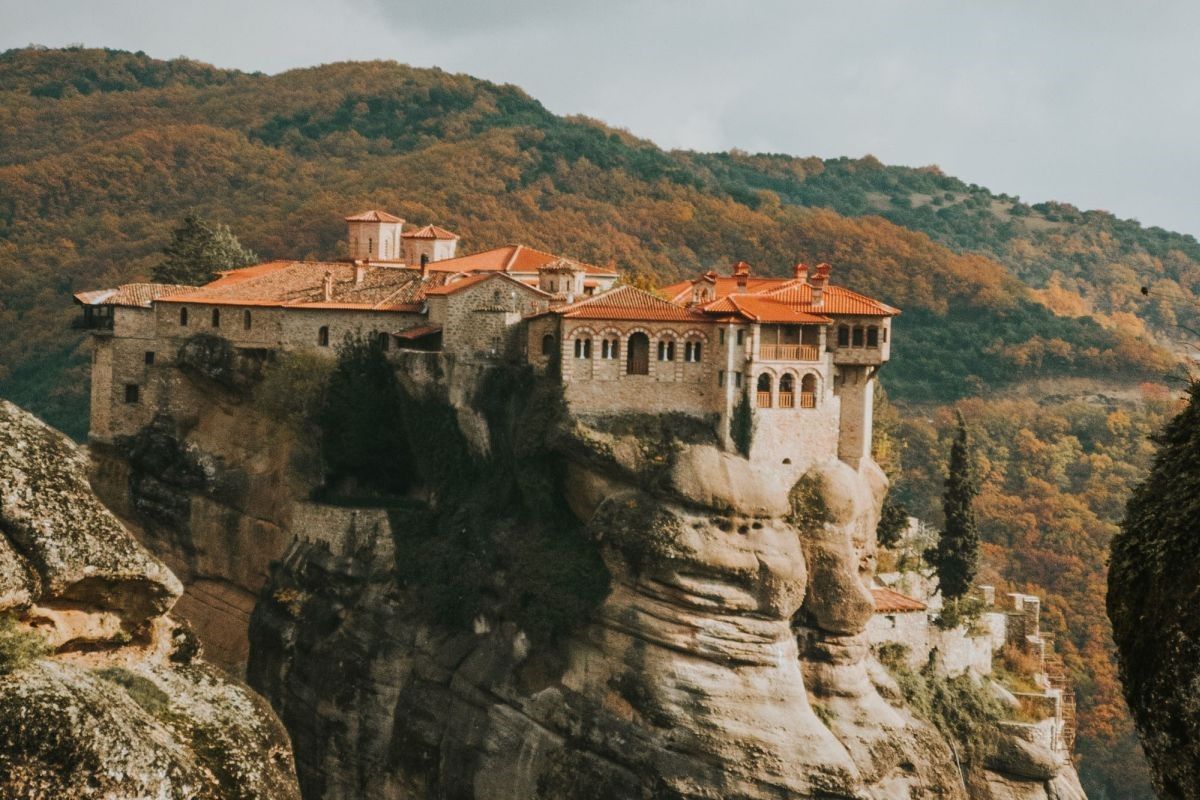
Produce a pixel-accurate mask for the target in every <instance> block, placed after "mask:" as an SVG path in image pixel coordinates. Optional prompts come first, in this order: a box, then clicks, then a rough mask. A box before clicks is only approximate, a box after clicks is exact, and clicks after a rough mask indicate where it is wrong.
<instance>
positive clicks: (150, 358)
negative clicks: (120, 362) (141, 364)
mask: <svg viewBox="0 0 1200 800" xmlns="http://www.w3.org/2000/svg"><path fill="white" fill-rule="evenodd" d="M146 363H147V364H153V363H154V351H153V350H147V351H146Z"/></svg>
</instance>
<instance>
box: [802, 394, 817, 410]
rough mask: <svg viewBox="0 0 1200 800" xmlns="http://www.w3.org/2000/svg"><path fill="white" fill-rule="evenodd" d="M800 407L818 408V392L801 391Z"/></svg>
mask: <svg viewBox="0 0 1200 800" xmlns="http://www.w3.org/2000/svg"><path fill="white" fill-rule="evenodd" d="M800 407H801V408H816V407H817V393H816V392H801V393H800Z"/></svg>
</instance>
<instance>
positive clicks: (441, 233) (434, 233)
mask: <svg viewBox="0 0 1200 800" xmlns="http://www.w3.org/2000/svg"><path fill="white" fill-rule="evenodd" d="M400 238H401V239H457V238H458V235H457V234H454V233H451V232H450V231H448V230H446V229H445V228H439V227H438V226H437V225H426V226H425V227H423V228H417V229H416V230H415V231H409V232H408V233H402V234H400Z"/></svg>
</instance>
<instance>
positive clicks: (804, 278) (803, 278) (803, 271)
mask: <svg viewBox="0 0 1200 800" xmlns="http://www.w3.org/2000/svg"><path fill="white" fill-rule="evenodd" d="M792 275H793V276H794V277H795V279H796V280H798V281H800V282H801V283H808V264H797V265H796V266H794V267H792Z"/></svg>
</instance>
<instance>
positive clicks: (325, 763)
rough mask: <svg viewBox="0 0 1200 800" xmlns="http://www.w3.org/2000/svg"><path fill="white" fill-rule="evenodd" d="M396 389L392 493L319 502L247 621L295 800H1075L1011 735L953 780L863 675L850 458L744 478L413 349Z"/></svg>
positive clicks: (858, 530)
mask: <svg viewBox="0 0 1200 800" xmlns="http://www.w3.org/2000/svg"><path fill="white" fill-rule="evenodd" d="M397 374H398V376H399V378H400V380H401V382H402V384H403V391H402V395H403V396H404V398H405V402H406V408H405V417H404V419H405V420H406V428H407V430H408V433H409V442H408V448H407V449H408V453H407V457H408V458H409V459H410V461H411V463H410V464H409V467H408V468H409V469H411V471H412V475H411V485H410V493H409V496H408V497H407V498H406V499H405V501H404V502H402V503H398V504H396V505H395V506H394V507H392V508H391V509H389V510H388V511H387V512H386V513H384V512H381V511H378V510H374V511H372V510H357V511H354V510H345V511H342V512H336V511H334V510H331V509H329V508H324V509H321V510H320V516H319V521H318V523H317V524H316V525H315V527H316V528H318V529H319V528H322V527H323V528H324V530H323V532H314V531H312V530H310V531H309V533H308V534H307V535H306V536H305V537H304V540H302V541H297V542H296V543H294V544H293V545H292V546H291V547H290V549H289V550H288V552H287V553H286V555H285V557H284V558H283V559H282V561H281V563H280V564H279V565H278V566H277V568H276V569H275V570H274V572H273V574H272V578H271V582H270V584H269V586H268V587H267V590H266V591H265V592H264V594H263V595H262V598H261V600H260V602H259V604H258V606H257V608H256V610H255V613H254V617H253V619H252V624H251V631H250V642H251V653H250V669H249V678H250V680H251V683H252V685H254V686H255V687H256V688H258V689H259V690H260V691H261V692H263V693H264V694H265V695H266V696H267V697H268V698H269V699H270V700H271V702H272V703H273V704H274V705H275V707H276V709H277V710H278V711H279V713H280V715H281V717H282V718H283V719H284V722H285V724H286V725H287V726H288V728H289V730H290V732H291V734H292V737H293V742H294V744H295V748H296V753H297V759H298V764H299V773H300V778H301V784H302V788H303V790H304V793H305V796H306V797H309V798H318V797H320V798H352V797H377V798H425V797H438V798H442V797H445V798H450V797H475V798H514V800H515V799H516V798H521V799H522V800H525V799H526V798H547V799H550V798H610V797H612V798H625V797H631V798H640V797H647V798H718V797H719V798H782V797H796V798H923V797H941V798H962V797H968V796H970V797H975V798H981V799H982V798H1020V800H1045V799H1046V798H1050V799H1051V800H1067V799H1068V798H1070V799H1071V800H1075V798H1081V797H1082V796H1083V795H1082V792H1081V791H1080V790H1079V787H1078V782H1077V780H1076V779H1075V776H1074V771H1073V770H1072V769H1071V768H1070V766H1069V765H1066V764H1063V763H1062V762H1061V759H1056V758H1054V757H1052V756H1051V755H1050V754H1049V753H1048V752H1040V750H1039V749H1038V748H1034V747H1022V746H1021V745H1019V744H1017V743H1015V742H1008V747H1007V748H1006V749H1005V750H1004V751H1003V752H996V753H993V754H992V756H991V758H990V760H989V761H988V762H987V763H988V766H990V767H992V768H993V769H984V768H983V765H982V764H975V765H968V766H972V767H973V768H971V769H968V770H967V771H966V774H964V772H963V771H961V770H960V768H959V765H958V759H957V758H956V755H955V751H956V750H961V748H960V747H959V746H958V745H959V744H960V743H956V742H953V741H949V740H948V739H947V738H946V735H945V734H943V733H941V732H939V731H938V730H937V729H935V728H934V727H933V726H932V725H930V724H929V723H928V722H925V721H923V720H921V719H918V718H917V717H916V716H915V715H914V714H913V713H912V711H911V710H910V708H909V707H908V706H907V705H906V703H905V700H904V697H903V694H902V692H901V691H900V689H899V687H898V686H897V685H896V683H895V682H894V681H893V679H892V678H891V677H890V676H889V675H888V674H887V672H886V671H885V670H884V669H883V668H882V667H881V665H880V664H879V663H878V662H877V661H876V660H875V658H874V657H873V656H872V654H871V652H870V649H869V647H868V645H867V643H866V639H865V636H864V634H863V630H864V626H865V623H866V621H867V619H868V618H869V617H870V615H871V613H872V611H873V602H872V598H871V595H870V593H869V591H868V589H867V585H868V583H867V582H868V580H869V578H870V576H871V574H872V572H873V569H874V533H873V532H874V527H875V523H876V520H877V514H878V509H879V502H880V498H881V494H882V491H883V488H884V486H885V481H884V479H883V476H882V474H881V473H880V472H879V470H878V469H877V468H876V467H875V466H874V465H873V464H871V463H867V464H865V465H864V466H863V468H862V469H861V470H857V471H856V470H853V469H851V468H849V467H848V466H846V465H845V464H843V463H841V462H839V461H837V460H836V459H828V460H819V461H816V462H811V461H809V462H805V461H804V460H803V459H797V460H796V462H795V463H787V462H785V463H783V464H779V465H761V464H755V463H751V462H748V461H747V460H745V459H743V458H740V457H737V456H733V455H730V454H728V453H725V452H723V451H722V450H721V449H720V448H719V447H718V446H717V442H716V441H715V435H714V433H713V431H712V428H711V426H707V425H705V424H703V423H697V422H695V421H692V420H686V419H675V418H672V417H661V416H645V417H639V416H623V417H618V418H612V417H610V418H590V419H578V418H571V417H569V416H568V415H566V414H565V413H564V411H563V409H562V407H561V403H560V402H559V401H558V400H557V398H556V396H555V394H554V392H553V390H552V389H551V388H549V387H547V386H541V387H538V386H536V385H533V381H532V379H530V378H529V377H528V376H516V377H514V376H512V375H509V376H508V377H507V378H499V379H497V376H496V375H490V374H488V371H487V370H485V369H475V368H470V367H465V366H462V365H459V366H458V367H455V366H454V365H453V364H446V363H445V362H441V361H439V360H438V358H437V357H436V356H432V355H431V356H418V355H416V354H412V355H411V357H407V356H406V357H405V361H404V363H403V366H402V368H401V369H399V370H398V372H397ZM312 513H315V510H309V511H305V510H303V509H301V510H300V511H298V512H297V522H299V520H300V519H301V518H304V517H305V516H307V515H309V514H312ZM304 527H305V528H306V529H311V528H313V527H314V526H313V525H309V524H308V523H304ZM996 769H1003V770H1004V772H1003V773H1000V772H997V771H995V770H996Z"/></svg>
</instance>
